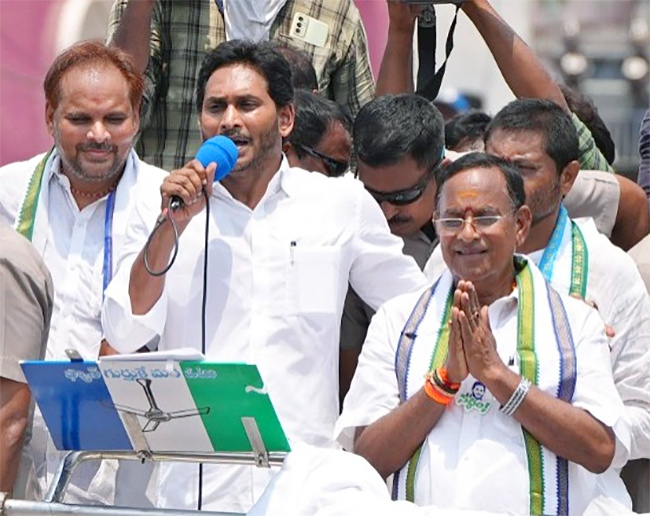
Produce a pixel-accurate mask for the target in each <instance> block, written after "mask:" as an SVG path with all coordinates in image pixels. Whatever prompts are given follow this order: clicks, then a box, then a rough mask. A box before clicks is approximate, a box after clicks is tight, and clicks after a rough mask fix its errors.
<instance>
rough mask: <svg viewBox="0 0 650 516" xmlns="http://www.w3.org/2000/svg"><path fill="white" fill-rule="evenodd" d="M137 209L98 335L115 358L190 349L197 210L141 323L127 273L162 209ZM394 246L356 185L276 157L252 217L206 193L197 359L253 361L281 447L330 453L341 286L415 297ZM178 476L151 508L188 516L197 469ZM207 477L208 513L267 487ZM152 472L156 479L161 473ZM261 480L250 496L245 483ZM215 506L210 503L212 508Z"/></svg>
mask: <svg viewBox="0 0 650 516" xmlns="http://www.w3.org/2000/svg"><path fill="white" fill-rule="evenodd" d="M144 201H145V202H141V203H139V204H138V205H137V207H136V212H135V214H134V217H133V222H132V225H131V226H130V228H129V230H128V231H127V242H126V244H125V247H126V248H127V249H128V251H127V254H126V255H125V258H124V261H123V263H121V264H120V267H119V271H118V273H117V276H116V278H115V281H114V282H113V284H112V285H111V286H110V287H109V289H108V291H107V293H106V302H105V305H104V311H103V321H104V328H105V331H106V335H107V337H108V339H109V341H110V342H111V343H112V344H113V345H114V346H115V347H117V349H119V350H120V351H123V352H128V351H133V350H134V349H137V348H138V347H140V346H142V345H143V344H145V343H147V342H148V341H150V340H151V339H152V338H155V337H156V336H158V335H159V336H160V344H159V349H161V350H168V349H173V348H178V347H181V346H192V347H195V348H197V349H200V348H201V315H200V314H201V293H202V282H203V247H204V244H203V240H204V231H205V215H204V214H203V213H202V214H200V215H198V216H196V217H194V219H192V221H191V222H190V224H189V225H188V227H187V228H186V230H185V232H184V233H183V235H182V236H181V238H180V242H179V246H180V248H179V252H178V257H177V259H176V263H175V264H174V266H173V267H172V269H171V270H170V272H169V273H168V274H167V275H166V279H165V289H164V292H163V294H162V296H161V298H160V299H159V300H158V302H157V303H156V304H155V305H154V307H153V308H152V309H151V311H150V312H149V313H148V314H146V315H144V316H139V317H138V316H133V315H132V314H131V305H130V300H129V297H128V283H129V275H130V269H131V264H132V263H133V261H134V259H135V257H136V256H137V254H138V253H139V252H140V250H141V249H142V246H143V243H144V240H145V239H146V238H147V236H148V234H149V232H150V231H151V229H152V225H153V222H154V221H155V219H156V217H157V215H158V213H159V211H160V206H159V205H158V204H155V203H151V202H146V201H147V200H146V199H145V200H144ZM401 249H402V242H401V241H400V240H399V239H398V238H397V237H395V236H393V235H391V234H390V231H389V229H388V224H387V222H386V219H385V217H384V216H383V214H382V213H381V210H380V209H379V206H378V205H377V203H376V202H375V201H374V200H373V199H372V198H371V197H370V196H369V195H368V194H367V193H366V192H365V191H364V189H363V186H362V185H361V184H359V183H358V182H357V181H354V180H351V179H348V178H335V179H334V178H327V177H325V176H323V175H322V174H315V173H308V172H306V171H304V170H302V169H299V168H289V166H288V164H287V162H286V159H283V161H282V165H281V167H280V170H279V172H278V173H277V174H276V175H275V176H274V177H273V179H272V180H271V181H270V183H269V186H268V188H267V191H266V193H265V195H264V196H263V198H262V199H261V200H260V202H259V203H258V205H257V206H256V207H255V208H254V209H253V210H251V209H250V208H248V207H247V206H245V205H244V204H242V203H241V202H239V201H237V200H235V199H234V198H233V197H232V196H231V195H230V193H229V192H228V191H227V190H226V189H225V188H224V187H223V186H222V185H221V184H216V185H215V187H214V190H213V193H212V196H211V198H210V243H209V263H210V265H209V274H208V289H207V292H208V296H207V321H206V323H207V324H206V335H207V343H206V356H207V357H208V358H209V359H211V360H215V361H223V362H228V361H237V362H241V361H244V362H250V363H255V364H257V366H258V367H259V369H260V373H261V375H262V378H263V379H264V382H265V384H266V387H267V389H268V392H269V394H270V396H271V400H272V402H273V404H274V406H275V409H276V411H277V413H278V415H279V418H280V421H281V422H282V424H283V426H284V430H285V432H286V433H287V435H288V436H289V438H290V439H291V440H299V441H304V442H307V443H309V444H313V445H317V446H331V445H333V440H332V431H333V429H334V423H335V421H336V418H337V416H338V354H339V347H338V340H339V328H340V321H341V313H342V310H343V301H344V298H345V294H346V291H347V284H348V280H349V282H350V283H351V284H352V286H353V288H354V289H355V290H356V291H357V292H358V293H359V295H360V296H362V297H363V298H364V299H365V300H366V301H367V302H368V303H369V304H370V305H371V306H373V307H375V308H376V307H377V306H379V305H380V304H381V303H383V302H384V301H386V300H388V299H390V298H392V297H394V296H396V295H398V294H401V293H404V292H410V291H414V290H417V289H419V288H421V287H422V286H423V285H425V284H426V280H425V278H424V275H423V274H422V273H421V272H420V270H419V269H418V267H417V265H416V264H415V262H414V261H413V259H412V258H411V257H407V256H404V255H403V254H402V251H401ZM181 469H183V466H180V465H178V466H176V467H172V468H170V470H169V471H170V473H169V478H170V483H172V484H173V487H171V488H170V489H169V490H165V489H162V492H161V497H162V500H161V501H162V504H163V505H164V506H166V507H171V506H174V507H182V508H186V507H187V508H194V507H196V493H197V490H196V488H195V487H196V467H195V466H186V467H185V468H184V470H185V471H187V476H182V475H180V474H179V473H178V472H179V471H180V470H181ZM216 469H217V468H209V467H207V466H206V467H205V468H204V472H205V476H204V478H205V479H206V481H205V482H204V493H205V495H204V507H205V508H209V509H211V510H214V509H218V510H225V511H242V510H243V511H246V510H247V509H248V508H250V506H251V505H252V502H253V501H254V499H255V498H257V497H258V496H259V495H260V494H261V491H262V489H263V488H264V486H265V485H266V483H267V481H268V474H267V473H265V472H263V471H260V470H257V471H254V470H253V468H247V469H246V470H244V471H245V472H244V473H242V472H241V470H242V468H235V467H226V468H219V469H220V470H221V473H223V477H222V482H223V483H222V482H221V481H219V480H217V479H216V478H215V479H214V481H212V480H209V479H208V477H210V475H211V472H215V471H216ZM171 470H173V471H174V473H171ZM214 474H215V477H216V475H217V473H214ZM161 475H162V477H163V480H164V478H166V477H165V472H164V471H161ZM232 475H234V477H233V476H232ZM261 476H263V479H261V480H260V481H259V482H256V483H255V484H254V485H253V487H251V486H250V484H249V483H250V480H246V479H253V477H255V478H258V477H261ZM235 477H236V478H237V480H236V481H233V480H232V479H233V478H235ZM182 479H184V480H182ZM185 481H186V482H185ZM216 498H219V499H220V503H219V505H212V504H211V503H210V502H211V501H212V500H214V499H216Z"/></svg>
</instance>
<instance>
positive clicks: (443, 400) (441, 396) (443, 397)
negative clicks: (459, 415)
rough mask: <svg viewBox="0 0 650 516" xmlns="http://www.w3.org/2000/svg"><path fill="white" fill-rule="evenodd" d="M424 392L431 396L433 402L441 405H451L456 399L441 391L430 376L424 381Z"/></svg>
mask: <svg viewBox="0 0 650 516" xmlns="http://www.w3.org/2000/svg"><path fill="white" fill-rule="evenodd" d="M424 392H426V393H427V396H429V398H431V399H432V400H433V401H435V402H436V403H440V405H449V404H450V403H451V402H452V401H453V399H454V397H453V396H451V395H449V394H447V393H446V392H443V391H441V390H440V389H439V388H438V387H437V386H436V385H435V384H434V383H433V382H432V381H431V380H430V379H429V377H428V376H427V379H426V380H425V381H424Z"/></svg>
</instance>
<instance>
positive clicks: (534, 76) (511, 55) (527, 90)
mask: <svg viewBox="0 0 650 516" xmlns="http://www.w3.org/2000/svg"><path fill="white" fill-rule="evenodd" d="M462 9H463V11H465V14H466V15H467V17H468V18H469V19H470V20H471V21H472V23H473V24H474V26H475V27H476V29H477V30H478V31H479V33H480V34H481V36H482V37H483V40H484V41H485V43H486V44H487V46H488V48H489V49H490V52H491V53H492V56H493V57H494V60H495V61H496V63H497V66H498V67H499V70H500V71H501V75H502V76H503V78H504V79H505V81H506V83H507V84H508V86H509V87H510V89H511V90H512V92H513V93H514V94H515V96H516V97H517V98H541V99H548V100H551V101H553V102H555V103H556V104H557V105H559V106H560V107H561V108H562V109H564V110H565V111H567V112H568V111H569V108H568V106H567V103H566V101H565V100H564V95H562V91H561V90H560V87H559V86H558V85H557V83H556V82H555V81H554V80H553V78H552V77H551V76H550V75H549V73H548V72H547V71H546V69H545V68H544V66H543V65H542V63H541V61H540V60H539V59H538V58H537V56H536V55H535V53H534V52H533V51H532V50H531V49H530V47H529V46H528V45H526V43H525V42H524V40H522V39H521V38H520V37H519V36H518V35H517V33H516V32H515V31H514V30H513V29H512V27H510V25H508V24H507V23H506V22H505V20H504V19H503V18H501V16H499V13H497V12H496V11H495V10H494V8H493V7H492V6H491V5H490V2H489V1H488V0H466V1H465V2H463V4H462Z"/></svg>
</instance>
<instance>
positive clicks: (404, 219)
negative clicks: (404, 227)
mask: <svg viewBox="0 0 650 516" xmlns="http://www.w3.org/2000/svg"><path fill="white" fill-rule="evenodd" d="M410 221H411V219H410V217H402V216H401V215H395V216H394V217H393V218H391V219H389V220H388V224H404V223H406V222H410Z"/></svg>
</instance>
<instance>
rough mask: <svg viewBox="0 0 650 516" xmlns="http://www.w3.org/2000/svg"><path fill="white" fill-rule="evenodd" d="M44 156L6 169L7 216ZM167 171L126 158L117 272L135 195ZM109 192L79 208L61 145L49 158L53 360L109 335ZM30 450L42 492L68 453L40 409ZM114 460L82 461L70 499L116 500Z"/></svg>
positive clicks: (90, 351) (85, 353)
mask: <svg viewBox="0 0 650 516" xmlns="http://www.w3.org/2000/svg"><path fill="white" fill-rule="evenodd" d="M43 156H44V154H41V155H39V156H36V157H34V158H32V159H30V160H28V161H24V162H17V163H11V164H9V165H6V166H4V167H2V168H0V184H1V185H2V187H1V188H0V219H2V220H4V221H6V222H7V223H8V224H10V225H13V224H14V223H15V222H16V219H17V218H18V216H19V210H20V208H21V206H22V203H23V200H24V198H25V194H26V191H27V188H28V183H29V180H30V179H31V177H32V174H33V172H34V170H35V168H36V167H37V165H38V164H39V163H40V161H41V160H42V159H43ZM165 175H166V172H164V171H163V170H161V169H158V168H155V167H152V166H150V165H147V164H146V163H144V162H143V161H141V160H140V159H139V158H138V156H137V155H136V153H135V152H134V151H131V153H130V154H129V156H128V158H127V162H126V168H125V170H124V174H123V175H122V178H121V179H120V182H119V184H118V187H117V190H116V192H115V210H114V215H113V257H112V258H113V270H116V266H117V262H118V259H119V254H120V252H121V249H122V244H123V242H124V232H125V229H126V225H127V222H128V220H129V217H130V213H131V210H132V208H133V204H134V201H135V199H137V198H138V197H142V196H149V197H151V198H152V199H155V198H158V199H159V198H160V195H159V194H158V195H156V193H157V192H158V191H159V188H160V184H161V183H162V180H163V178H164V176H165ZM106 200H107V197H104V198H102V199H99V200H98V201H96V202H94V203H92V204H90V205H89V206H87V207H85V208H84V209H83V210H81V211H80V210H79V208H78V206H77V204H76V202H75V200H74V198H73V197H72V193H71V191H70V181H69V180H68V178H67V177H66V176H65V175H63V174H62V173H61V159H60V157H59V155H58V152H57V151H56V150H54V151H53V152H52V154H51V156H50V157H49V159H48V162H47V163H46V168H45V172H44V175H43V182H42V184H41V191H40V194H39V199H38V204H37V210H36V219H35V223H34V233H33V237H32V243H33V244H34V246H35V247H36V249H37V251H38V252H39V254H41V256H42V257H43V260H44V261H45V263H46V265H47V267H48V268H49V270H50V273H51V274H52V280H53V283H54V310H53V314H52V323H51V326H50V334H49V338H48V343H47V351H46V355H45V358H46V359H47V360H65V359H66V358H67V356H66V354H65V350H66V349H68V348H72V349H75V350H76V351H78V352H79V353H80V354H81V356H82V357H83V358H84V359H90V360H92V359H95V358H97V355H98V352H99V346H100V343H101V339H102V336H103V332H102V327H101V317H100V316H101V305H102V290H103V275H102V270H103V259H104V219H105V213H106ZM31 452H32V454H33V456H34V462H35V465H36V468H37V474H38V477H39V482H40V484H41V487H42V489H43V492H45V491H46V490H47V487H48V485H49V482H50V479H51V478H52V475H53V474H54V472H55V470H56V467H57V466H58V464H59V461H60V460H61V458H62V453H61V452H58V451H57V450H56V449H55V447H54V443H53V442H52V439H51V438H50V436H49V432H48V431H47V428H46V426H45V423H44V421H43V418H42V415H41V414H40V411H38V410H36V411H35V415H34V430H33V437H32V441H31ZM116 468H117V464H116V462H114V461H103V462H102V463H101V465H99V463H96V462H87V463H84V464H82V465H81V466H80V467H79V468H78V469H77V470H76V473H75V475H74V476H73V479H72V484H71V486H70V487H69V488H68V491H67V493H68V495H69V496H68V497H67V498H66V501H71V502H75V503H84V502H89V503H103V504H111V503H113V496H114V491H115V485H114V481H115V472H116Z"/></svg>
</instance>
